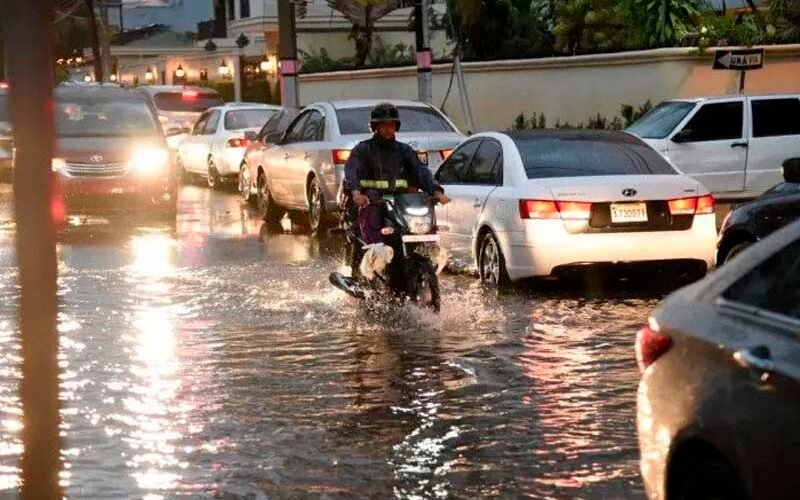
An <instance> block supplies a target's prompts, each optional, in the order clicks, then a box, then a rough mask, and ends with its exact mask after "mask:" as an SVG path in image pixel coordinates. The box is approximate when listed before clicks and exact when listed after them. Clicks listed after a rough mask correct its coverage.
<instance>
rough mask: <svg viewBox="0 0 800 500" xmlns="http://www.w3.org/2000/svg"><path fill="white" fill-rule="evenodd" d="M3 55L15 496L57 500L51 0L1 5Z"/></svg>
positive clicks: (58, 213) (57, 209)
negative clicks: (15, 382)
mask: <svg viewBox="0 0 800 500" xmlns="http://www.w3.org/2000/svg"><path fill="white" fill-rule="evenodd" d="M0 20H2V21H0V22H3V21H4V27H3V33H4V35H5V37H6V43H7V44H8V45H7V50H6V53H7V54H8V63H7V64H8V80H9V111H10V117H11V124H12V126H13V127H14V139H15V146H16V149H17V154H16V162H17V165H18V167H17V168H15V169H14V213H15V215H14V217H15V219H16V223H17V238H16V239H17V243H16V246H17V249H16V250H17V252H16V254H17V261H18V265H19V275H18V278H17V280H18V283H19V288H20V299H19V329H20V337H21V339H22V352H21V356H22V379H21V381H20V399H21V401H22V417H21V418H22V424H23V428H22V445H23V451H22V457H21V459H20V478H19V485H20V498H21V499H22V500H33V499H36V500H39V499H42V500H56V499H60V498H62V497H63V492H62V491H61V488H60V486H59V481H58V480H59V471H60V470H61V437H60V429H59V422H60V415H59V407H60V403H59V398H58V372H59V368H58V330H57V328H56V325H57V321H56V317H57V316H56V315H57V313H58V295H57V291H58V287H57V282H56V278H57V276H58V267H57V260H56V224H57V223H58V222H60V221H59V219H62V218H63V217H64V215H65V210H64V205H63V199H62V198H61V196H60V194H59V192H58V191H57V184H56V179H55V175H56V174H54V173H53V172H52V166H51V161H52V158H53V149H54V144H55V124H54V116H53V67H52V59H51V50H52V49H51V46H50V40H51V34H52V33H51V30H52V26H53V2H52V0H13V1H8V0H4V1H2V2H0Z"/></svg>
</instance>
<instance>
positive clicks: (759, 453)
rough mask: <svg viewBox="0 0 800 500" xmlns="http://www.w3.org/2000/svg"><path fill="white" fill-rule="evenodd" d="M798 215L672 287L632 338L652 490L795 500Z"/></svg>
mask: <svg viewBox="0 0 800 500" xmlns="http://www.w3.org/2000/svg"><path fill="white" fill-rule="evenodd" d="M798 332H800V221H796V222H794V223H793V224H791V225H789V226H788V227H784V228H783V229H781V230H779V231H778V232H776V233H773V234H772V235H771V236H769V237H768V238H766V239H765V240H763V241H761V242H760V243H758V244H756V245H753V246H752V247H750V248H749V249H747V250H746V251H745V252H743V253H742V254H741V255H740V256H739V257H737V259H736V261H735V263H732V265H726V266H723V267H722V268H720V269H719V270H717V271H716V272H714V273H713V274H712V275H711V276H709V277H708V278H706V279H705V280H702V281H700V282H697V283H695V284H693V285H691V286H689V287H687V288H684V289H682V290H679V291H678V292H675V293H674V294H673V295H671V296H670V297H668V298H667V299H666V300H665V301H664V303H663V304H662V305H661V306H660V307H659V308H658V309H657V310H656V311H655V312H654V313H653V315H652V317H651V318H650V321H649V324H648V325H647V326H645V327H644V328H642V330H641V331H640V332H639V333H638V335H637V338H636V357H637V360H638V362H639V366H640V368H641V370H642V379H641V382H640V383H639V391H638V432H639V448H640V456H641V464H640V465H641V472H642V477H643V479H644V485H645V489H646V491H647V494H648V496H649V497H650V499H652V500H665V499H669V500H671V499H705V498H720V499H762V498H763V499H770V500H782V499H786V500H788V499H795V498H797V494H798V491H800V475H799V474H798V473H797V471H798V467H797V461H796V460H794V454H795V453H796V452H797V450H798V449H800V428H798V426H797V423H798V422H800V403H799V402H800V336H798Z"/></svg>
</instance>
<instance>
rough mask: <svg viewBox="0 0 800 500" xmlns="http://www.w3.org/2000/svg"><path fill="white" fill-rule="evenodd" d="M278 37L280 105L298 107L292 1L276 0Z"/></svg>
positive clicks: (295, 41) (295, 40)
mask: <svg viewBox="0 0 800 500" xmlns="http://www.w3.org/2000/svg"><path fill="white" fill-rule="evenodd" d="M278 36H279V44H278V45H279V47H278V48H279V52H280V58H281V105H282V106H284V107H289V108H299V107H300V95H299V92H298V88H297V72H298V66H299V65H298V63H297V31H296V28H295V14H294V1H293V0H278Z"/></svg>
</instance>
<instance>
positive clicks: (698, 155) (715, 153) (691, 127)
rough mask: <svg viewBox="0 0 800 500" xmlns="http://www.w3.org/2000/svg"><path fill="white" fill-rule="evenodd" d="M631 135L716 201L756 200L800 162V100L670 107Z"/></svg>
mask: <svg viewBox="0 0 800 500" xmlns="http://www.w3.org/2000/svg"><path fill="white" fill-rule="evenodd" d="M628 132H631V133H633V134H636V135H638V136H639V137H641V138H642V139H643V140H644V141H645V142H647V143H648V144H650V145H651V146H653V148H655V149H656V151H658V152H660V153H661V154H663V155H664V156H665V157H666V158H668V159H669V160H670V161H671V162H672V163H673V164H674V165H675V166H676V167H677V168H678V169H679V170H680V171H681V172H683V173H685V174H687V175H690V176H692V177H694V178H695V179H697V180H698V181H700V182H701V183H702V184H703V185H704V186H706V187H707V188H708V189H710V190H711V192H712V193H713V194H714V196H716V197H717V198H722V199H747V198H754V197H756V196H759V195H761V194H762V193H764V192H765V191H766V190H767V189H769V188H771V187H772V186H774V185H775V184H777V183H778V182H780V181H781V163H782V162H783V160H785V159H786V158H793V157H797V156H800V95H798V94H775V95H736V96H729V97H700V98H696V99H678V100H671V101H666V102H663V103H661V104H659V105H658V106H657V107H655V108H654V109H653V110H651V111H650V112H649V113H647V114H646V115H645V116H643V117H642V118H641V119H640V120H638V121H637V122H636V123H634V124H633V125H631V126H630V127H629V128H628Z"/></svg>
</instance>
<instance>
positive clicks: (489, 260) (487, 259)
mask: <svg viewBox="0 0 800 500" xmlns="http://www.w3.org/2000/svg"><path fill="white" fill-rule="evenodd" d="M480 248H481V251H480V254H479V261H478V271H479V273H480V279H481V282H482V283H486V284H488V285H491V286H493V287H497V288H500V287H503V286H505V285H507V284H508V282H509V279H508V271H507V270H506V263H505V259H504V258H503V253H502V251H501V250H500V245H499V244H498V243H497V238H495V236H494V234H492V233H491V232H489V233H486V235H485V236H484V237H483V240H482V242H481V247H480Z"/></svg>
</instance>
